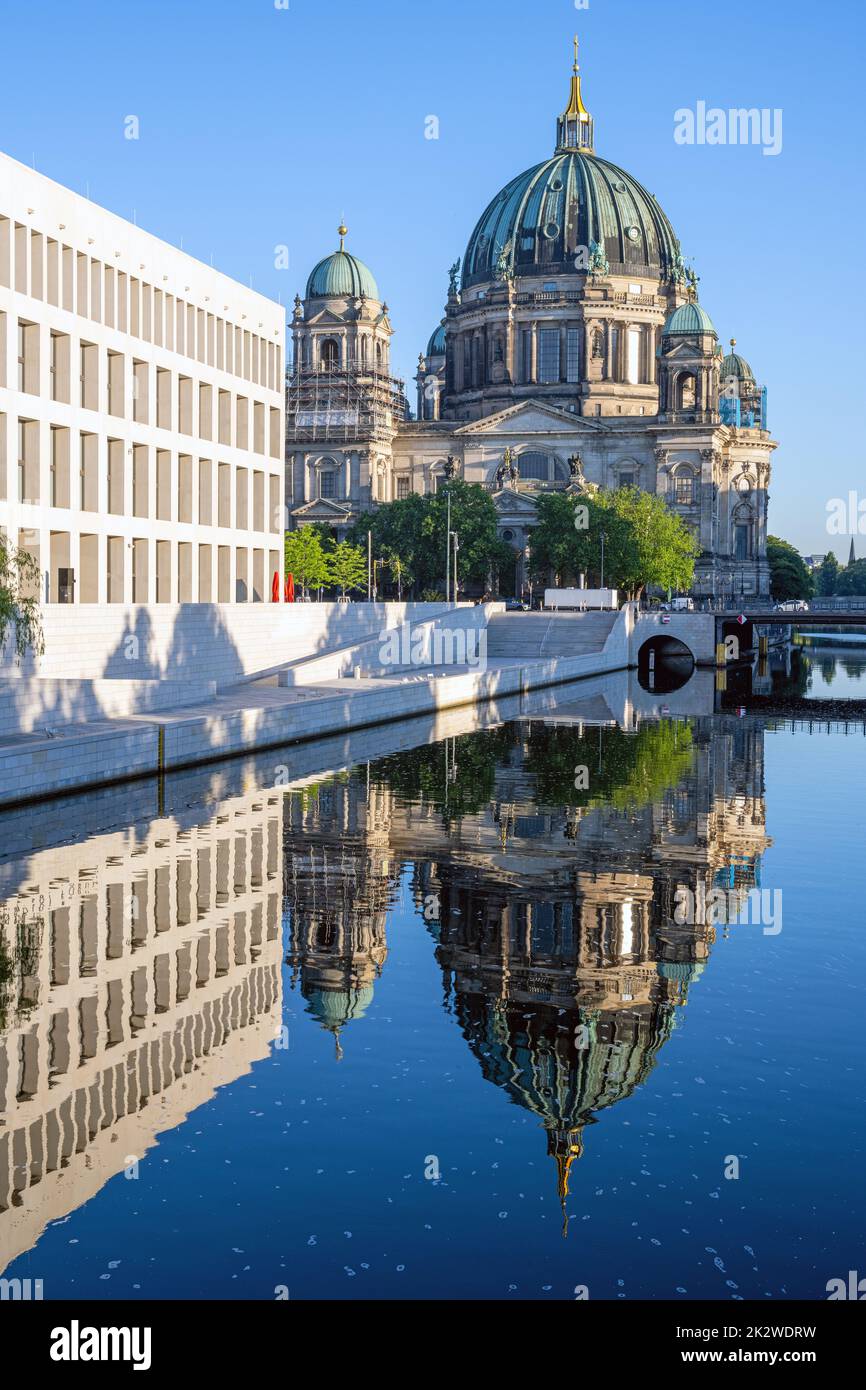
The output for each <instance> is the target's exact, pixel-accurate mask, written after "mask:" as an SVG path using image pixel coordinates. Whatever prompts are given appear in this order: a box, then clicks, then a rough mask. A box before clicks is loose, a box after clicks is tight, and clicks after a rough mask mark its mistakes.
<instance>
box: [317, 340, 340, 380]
mask: <svg viewBox="0 0 866 1390" xmlns="http://www.w3.org/2000/svg"><path fill="white" fill-rule="evenodd" d="M320 360H321V363H322V371H323V372H336V371H338V370H339V367H340V344H339V343H338V342H337V340H336V339H335V338H326V339H325V341H324V342H323V343H322V347H321V357H320Z"/></svg>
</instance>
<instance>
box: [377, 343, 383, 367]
mask: <svg viewBox="0 0 866 1390" xmlns="http://www.w3.org/2000/svg"><path fill="white" fill-rule="evenodd" d="M381 367H382V344H381V343H377V344H376V369H377V371H378V370H381Z"/></svg>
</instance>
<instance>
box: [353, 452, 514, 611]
mask: <svg viewBox="0 0 866 1390" xmlns="http://www.w3.org/2000/svg"><path fill="white" fill-rule="evenodd" d="M449 492H450V495H451V530H452V531H454V532H456V534H457V538H458V551H457V575H458V580H459V583H460V585H461V586H462V585H465V584H467V583H469V582H474V583H479V584H482V585H485V586H486V583H487V577H488V574H489V573H490V571H491V570H494V571H495V570H496V569H498V568H499V566H501V565H505V564H506V563H508V562H509V561H510V560H511V559H513V555H512V552H511V550H510V549H509V547H508V546H507V545H505V543H504V542H503V541H501V540H500V539H499V536H498V535H497V525H498V517H497V513H496V508H495V506H494V504H493V499H492V497H491V496H490V494H489V493H488V492H487V491H485V489H484V488H483V487H480V486H479V485H478V484H477V483H464V482H463V481H462V480H460V479H455V480H454V481H453V482H451V483H449V484H448V485H447V489H446V488H443V489H440V491H439V492H437V493H434V494H432V495H430V496H426V497H421V496H420V495H419V494H418V493H412V494H410V496H409V497H405V498H402V499H401V500H400V501H398V502H388V503H386V504H385V505H384V506H381V507H379V508H378V509H377V510H376V511H375V512H372V513H369V514H367V515H366V516H362V517H360V518H359V519H358V521H357V523H356V525H355V527H354V529H353V531H352V535H351V537H350V539H351V540H353V541H354V542H356V543H357V544H362V545H364V546H366V544H367V532H368V531H369V532H371V533H372V536H373V556H374V559H376V560H379V559H384V560H385V562H386V565H387V567H388V569H389V570H390V572H391V576H392V579H393V580H394V581H395V584H399V587H401V588H402V587H403V586H404V585H410V586H411V587H412V589H413V591H414V590H425V589H435V590H437V591H438V590H441V589H442V588H443V587H444V580H445V550H446V545H445V543H446V532H447V529H448V521H447V517H448V493H449ZM395 559H396V560H397V561H398V562H399V570H395V566H394V560H395ZM452 564H453V560H452ZM398 576H399V577H398Z"/></svg>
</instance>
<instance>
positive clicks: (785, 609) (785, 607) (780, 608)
mask: <svg viewBox="0 0 866 1390" xmlns="http://www.w3.org/2000/svg"><path fill="white" fill-rule="evenodd" d="M774 612H776V613H808V612H809V605H808V603H807V602H806V600H805V599H804V598H789V599H786V600H785V602H784V603H777V604H776V606H775V609H774Z"/></svg>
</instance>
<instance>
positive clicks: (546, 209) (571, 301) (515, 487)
mask: <svg viewBox="0 0 866 1390" xmlns="http://www.w3.org/2000/svg"><path fill="white" fill-rule="evenodd" d="M515 110H516V108H515ZM495 119H496V120H497V121H498V130H497V134H498V135H499V136H500V137H502V136H503V134H504V122H505V118H504V117H503V116H502V114H501V112H500V113H497V116H496V117H495ZM479 180H480V185H479V186H480V187H483V186H484V183H483V180H484V173H483V170H482V171H481V173H480V175H479ZM344 234H345V229H341V233H340V236H341V239H340V246H339V249H338V250H336V251H335V252H333V253H332V254H331V255H330V256H327V257H326V258H325V259H324V260H323V261H321V262H320V263H319V264H318V265H317V266H316V267H315V269H314V270H313V272H312V274H311V275H310V278H309V281H308V284H307V288H306V293H305V296H304V298H303V299H301V298H300V296H299V297H298V299H297V300H296V303H295V315H294V321H293V324H292V330H293V338H294V365H293V370H292V375H291V379H290V387H289V401H288V411H287V440H288V443H287V488H286V496H287V504H288V506H289V510H290V517H291V520H292V522H293V524H295V525H303V524H309V523H311V522H323V523H325V524H327V525H329V526H331V527H332V528H333V529H334V530H335V531H336V532H337V533H338V534H339V533H341V532H342V531H344V530H345V529H346V528H347V526H348V525H349V524H350V522H351V521H352V520H353V519H356V518H357V517H358V516H359V515H360V514H361V513H362V512H364V511H365V510H369V509H370V508H375V507H376V506H378V505H381V504H382V503H384V502H391V501H395V500H399V499H400V498H405V497H408V496H409V495H410V494H413V493H420V494H426V493H430V492H434V491H436V489H437V488H438V487H439V486H441V484H442V482H443V480H444V478H445V476H446V474H445V470H446V465H447V461H448V459H449V458H451V459H453V460H454V462H455V464H456V469H457V475H458V476H460V477H462V478H463V479H465V480H466V481H467V482H472V483H479V484H481V485H483V486H484V487H486V488H487V489H488V490H489V491H490V492H491V493H492V495H493V497H494V501H495V504H496V507H497V510H498V512H499V530H500V535H501V536H502V537H503V539H505V540H506V541H507V542H508V543H509V545H510V546H511V547H512V549H513V551H514V554H515V569H516V573H515V575H514V576H501V581H502V582H503V583H504V584H505V585H506V586H508V585H509V584H510V583H511V582H514V583H516V585H517V586H518V587H520V584H521V580H522V578H523V576H524V572H525V560H526V555H527V549H528V547H529V546H530V544H531V533H532V529H533V527H534V526H535V525H536V524H537V516H536V500H537V498H538V496H539V495H540V494H543V493H545V492H550V491H554V492H556V491H564V490H565V489H566V488H568V487H569V486H570V485H573V484H574V483H589V484H594V485H597V486H599V487H604V488H616V487H621V486H626V485H633V486H635V487H639V488H641V489H643V490H644V491H648V492H653V493H658V494H661V495H662V496H663V497H664V498H665V500H666V501H667V503H668V504H669V506H670V507H671V508H672V509H673V510H674V511H676V512H677V513H678V514H679V515H680V516H681V517H682V519H683V521H684V522H685V524H686V525H687V526H688V527H689V529H690V530H691V531H692V532H693V534H694V536H695V537H696V539H697V540H698V541H699V543H700V546H701V549H702V552H703V553H702V556H701V558H700V559H699V561H698V565H697V575H696V590H697V592H700V593H718V594H722V593H731V592H734V593H736V594H739V593H741V592H744V593H768V592H769V569H768V566H767V560H766V538H767V489H768V486H769V480H770V462H771V458H772V454H773V450H774V449H775V447H776V445H775V442H774V441H773V440H772V438H771V437H770V434H769V433H768V430H767V420H766V396H765V393H764V392H763V391H762V388H761V387H760V386H758V385H757V384H756V381H755V377H754V374H753V373H752V370H751V368H750V367H749V365H748V363H747V362H746V361H745V360H744V359H743V358H742V357H740V356H738V355H737V354H736V353H735V352H734V351H733V350H732V351H731V352H730V353H729V354H728V355H727V356H725V355H724V353H723V350H722V347H721V344H720V340H719V336H718V334H717V332H716V328H715V326H714V324H713V322H712V320H711V319H710V317H709V315H708V314H707V312H706V311H705V309H704V308H703V307H702V306H701V304H700V303H699V302H698V296H697V277H696V276H695V274H694V272H693V271H691V270H690V269H689V268H687V267H686V265H685V264H684V261H683V257H682V254H681V249H680V243H679V240H678V238H677V236H676V234H675V232H674V229H673V227H672V226H671V223H670V222H669V220H668V218H667V217H666V215H665V213H664V212H663V210H662V208H661V206H660V204H659V202H658V201H657V199H656V198H655V196H654V195H653V194H652V193H650V192H649V191H648V190H647V189H646V188H645V187H644V186H643V185H642V184H641V183H640V182H638V180H637V179H635V178H634V177H633V176H632V175H631V174H629V173H627V172H626V171H625V170H623V169H621V168H620V167H619V166H618V165H616V164H613V163H611V162H610V160H608V159H606V158H602V157H601V156H600V155H599V154H597V153H596V150H595V126H594V121H593V119H592V116H591V115H590V113H589V112H588V110H587V109H586V106H585V105H584V100H583V94H582V87H581V77H580V73H579V71H578V66H577V62H576V61H575V65H574V71H573V74H572V80H571V86H570V90H569V95H568V102H567V105H566V107H565V109H564V110H563V111H562V113H561V114H560V116H559V118H558V120H557V122H556V139H555V145H554V148H553V150H552V152H551V154H550V156H549V157H547V158H545V159H543V160H542V161H541V162H540V163H539V164H536V165H534V166H533V167H532V168H530V169H528V170H526V171H525V172H524V173H522V174H518V175H517V176H516V177H515V178H513V179H511V180H510V182H509V183H507V184H506V185H505V187H504V188H502V189H501V190H500V191H499V192H498V193H496V194H495V196H494V197H493V198H492V200H491V201H490V202H489V204H488V206H487V207H486V209H485V210H484V211H483V212H482V214H481V216H480V218H479V220H478V223H477V225H476V227H475V229H474V231H473V232H472V234H471V236H470V238H469V241H468V244H467V247H466V251H465V254H464V256H463V258H462V264H461V263H456V264H455V265H454V266H453V267H452V272H451V283H450V287H449V292H448V296H447V302H446V305H445V314H444V317H443V319H442V322H441V324H440V325H439V326H437V328H436V329H435V331H434V333H433V334H432V336H431V338H430V341H429V342H428V344H427V348H426V351H425V352H424V353H422V354H421V356H420V357H419V361H418V372H417V376H416V385H417V411H416V419H414V420H410V419H408V418H406V414H407V412H406V411H405V410H404V408H403V406H404V402H403V398H402V388H401V386H400V383H399V382H395V381H393V380H392V378H391V376H390V368H389V355H388V353H389V344H390V338H391V334H392V322H391V318H390V315H389V311H388V306H387V305H386V304H385V303H384V300H383V295H382V294H381V292H380V290H379V288H378V287H377V281H376V279H375V278H374V276H373V274H372V272H371V271H370V269H369V268H368V267H367V266H366V265H364V263H363V262H362V261H361V260H359V259H358V257H356V256H355V255H354V254H353V253H352V252H350V251H347V250H346V248H345V244H344Z"/></svg>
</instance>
